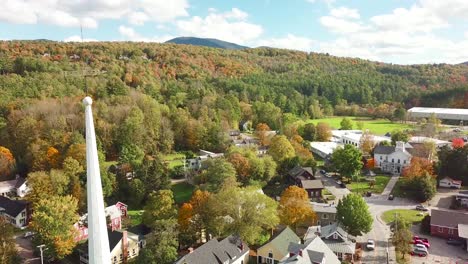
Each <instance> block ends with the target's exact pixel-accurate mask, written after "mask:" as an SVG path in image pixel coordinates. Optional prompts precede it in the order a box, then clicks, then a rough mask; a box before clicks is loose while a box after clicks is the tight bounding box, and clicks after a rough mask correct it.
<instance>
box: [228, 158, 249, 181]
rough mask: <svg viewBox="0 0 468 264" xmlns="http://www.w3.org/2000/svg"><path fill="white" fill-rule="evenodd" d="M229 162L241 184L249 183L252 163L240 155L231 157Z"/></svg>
mask: <svg viewBox="0 0 468 264" xmlns="http://www.w3.org/2000/svg"><path fill="white" fill-rule="evenodd" d="M228 161H229V162H231V163H232V165H233V166H234V169H236V172H237V176H238V179H239V181H240V182H243V183H247V182H248V180H249V176H250V162H249V160H248V159H247V158H245V157H244V156H242V155H241V154H240V153H233V154H231V155H229V157H228Z"/></svg>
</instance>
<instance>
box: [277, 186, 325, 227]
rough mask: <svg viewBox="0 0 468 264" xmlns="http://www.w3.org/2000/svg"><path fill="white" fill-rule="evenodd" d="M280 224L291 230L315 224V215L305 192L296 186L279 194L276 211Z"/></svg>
mask: <svg viewBox="0 0 468 264" xmlns="http://www.w3.org/2000/svg"><path fill="white" fill-rule="evenodd" d="M278 214H279V218H280V221H281V223H282V224H284V225H288V226H290V227H291V228H293V230H295V229H296V227H298V226H299V225H305V226H310V225H313V224H315V223H316V221H317V215H316V214H315V212H314V211H313V210H312V207H311V206H310V202H309V197H308V195H307V192H306V191H305V190H304V189H302V188H300V187H297V186H290V187H288V188H287V189H286V190H284V191H283V193H282V194H281V199H280V205H279V209H278Z"/></svg>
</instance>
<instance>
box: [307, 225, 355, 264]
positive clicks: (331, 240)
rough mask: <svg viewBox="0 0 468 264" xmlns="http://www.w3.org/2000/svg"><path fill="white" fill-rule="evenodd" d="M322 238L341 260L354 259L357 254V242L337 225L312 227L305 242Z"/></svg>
mask: <svg viewBox="0 0 468 264" xmlns="http://www.w3.org/2000/svg"><path fill="white" fill-rule="evenodd" d="M315 237H320V238H321V239H322V241H323V243H325V244H326V245H327V246H328V248H330V250H331V251H333V253H335V255H336V256H337V257H338V259H340V260H346V259H352V258H353V256H354V254H355V253H356V240H355V238H354V237H353V236H351V235H349V234H348V233H347V232H346V231H344V230H343V228H341V227H340V226H339V225H338V224H337V223H334V224H331V225H327V226H323V227H322V226H311V227H309V229H308V230H307V232H306V234H305V235H304V240H308V239H312V238H315Z"/></svg>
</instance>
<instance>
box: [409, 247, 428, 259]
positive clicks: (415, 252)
mask: <svg viewBox="0 0 468 264" xmlns="http://www.w3.org/2000/svg"><path fill="white" fill-rule="evenodd" d="M410 254H411V256H415V255H416V256H420V257H425V256H427V254H428V252H427V249H426V250H424V249H421V248H419V247H415V248H413V250H412V251H411V253H410Z"/></svg>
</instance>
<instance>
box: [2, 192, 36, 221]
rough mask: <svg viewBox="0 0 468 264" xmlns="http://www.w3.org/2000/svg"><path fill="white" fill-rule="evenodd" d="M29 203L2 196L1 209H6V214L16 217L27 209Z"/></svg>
mask: <svg viewBox="0 0 468 264" xmlns="http://www.w3.org/2000/svg"><path fill="white" fill-rule="evenodd" d="M28 204H29V202H28V201H23V200H10V199H8V198H7V197H3V196H0V207H1V208H3V209H5V213H6V214H8V215H11V216H13V217H16V216H17V215H18V214H19V213H21V211H23V210H24V209H26V207H27V205H28Z"/></svg>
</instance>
